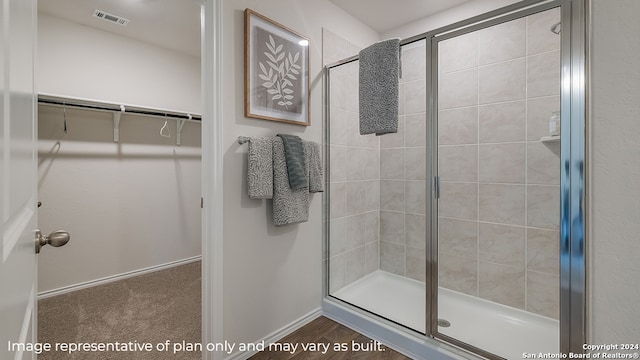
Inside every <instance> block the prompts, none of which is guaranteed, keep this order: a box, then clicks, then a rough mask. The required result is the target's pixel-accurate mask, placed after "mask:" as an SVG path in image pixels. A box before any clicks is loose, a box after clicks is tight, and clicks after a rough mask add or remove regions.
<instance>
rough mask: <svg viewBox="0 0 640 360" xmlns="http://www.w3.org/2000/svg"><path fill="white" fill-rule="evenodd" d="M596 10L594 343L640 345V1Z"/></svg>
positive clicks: (598, 3)
mask: <svg viewBox="0 0 640 360" xmlns="http://www.w3.org/2000/svg"><path fill="white" fill-rule="evenodd" d="M592 5H593V7H592V21H593V23H592V50H591V51H592V53H591V74H592V77H591V99H592V103H591V108H592V113H591V118H590V123H591V128H590V155H591V158H590V178H589V180H590V189H589V190H590V191H589V203H590V208H589V213H588V219H589V221H590V224H591V227H590V229H589V230H590V231H589V234H588V239H587V241H588V242H589V249H590V254H589V267H588V270H587V271H588V275H589V277H590V282H589V284H590V289H589V295H590V297H589V300H590V310H589V313H588V319H589V320H590V323H591V326H590V336H589V341H588V343H590V344H609V343H611V344H615V343H637V342H638V339H640V322H639V321H638V317H639V314H640V267H639V266H638V260H639V259H640V200H639V199H640V121H639V119H640V118H639V115H640V41H638V34H640V22H638V18H639V17H640V2H639V1H637V0H616V1H605V0H594V1H592Z"/></svg>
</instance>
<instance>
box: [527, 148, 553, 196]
mask: <svg viewBox="0 0 640 360" xmlns="http://www.w3.org/2000/svg"><path fill="white" fill-rule="evenodd" d="M559 145H560V142H557V143H541V142H529V143H527V183H529V184H544V185H560V146H559Z"/></svg>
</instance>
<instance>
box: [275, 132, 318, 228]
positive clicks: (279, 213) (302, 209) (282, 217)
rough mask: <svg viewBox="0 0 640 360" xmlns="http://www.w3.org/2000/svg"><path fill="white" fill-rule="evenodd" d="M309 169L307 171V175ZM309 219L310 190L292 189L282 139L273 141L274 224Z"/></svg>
mask: <svg viewBox="0 0 640 360" xmlns="http://www.w3.org/2000/svg"><path fill="white" fill-rule="evenodd" d="M307 172H308V169H305V173H307ZM308 219H309V189H307V188H304V189H291V187H289V176H288V174H287V161H286V159H285V155H284V145H283V143H282V138H281V137H275V138H274V139H273V223H274V224H275V225H276V226H281V225H287V224H295V223H299V222H304V221H307V220H308Z"/></svg>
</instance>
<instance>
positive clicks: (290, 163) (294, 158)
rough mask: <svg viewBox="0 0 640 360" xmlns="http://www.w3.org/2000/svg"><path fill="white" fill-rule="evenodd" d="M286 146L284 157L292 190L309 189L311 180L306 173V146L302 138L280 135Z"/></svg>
mask: <svg viewBox="0 0 640 360" xmlns="http://www.w3.org/2000/svg"><path fill="white" fill-rule="evenodd" d="M278 136H279V137H280V138H282V143H283V144H284V155H285V158H286V162H287V175H288V176H289V185H290V186H291V188H292V189H304V188H308V187H309V178H308V177H307V171H305V167H306V165H305V159H304V158H305V155H304V144H303V142H302V139H300V137H298V136H295V135H287V134H278Z"/></svg>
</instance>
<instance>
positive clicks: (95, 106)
mask: <svg viewBox="0 0 640 360" xmlns="http://www.w3.org/2000/svg"><path fill="white" fill-rule="evenodd" d="M38 103H39V104H43V105H52V106H60V107H73V108H80V109H90V110H98V111H111V112H114V111H115V112H121V111H122V109H123V108H124V112H125V113H129V114H136V115H146V116H157V117H162V118H170V119H184V120H192V121H202V116H201V115H194V114H188V113H180V112H175V111H162V110H157V109H149V108H143V107H138V106H123V107H122V106H121V105H118V104H107V103H99V102H90V101H85V100H76V99H64V98H53V97H50V96H46V95H45V96H43V95H38Z"/></svg>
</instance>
